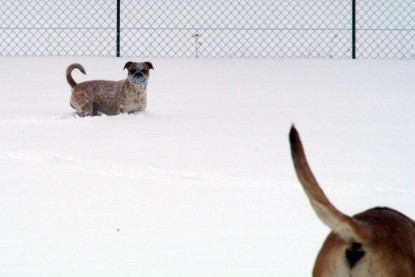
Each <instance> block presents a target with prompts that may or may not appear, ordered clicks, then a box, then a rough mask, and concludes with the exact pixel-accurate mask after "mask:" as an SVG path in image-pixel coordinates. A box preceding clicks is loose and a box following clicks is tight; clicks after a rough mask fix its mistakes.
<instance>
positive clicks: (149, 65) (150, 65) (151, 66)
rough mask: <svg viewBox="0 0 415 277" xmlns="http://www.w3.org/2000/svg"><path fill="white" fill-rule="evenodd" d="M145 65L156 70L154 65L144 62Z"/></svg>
mask: <svg viewBox="0 0 415 277" xmlns="http://www.w3.org/2000/svg"><path fill="white" fill-rule="evenodd" d="M144 64H145V65H147V67H148V69H153V70H154V67H153V64H152V63H151V62H144Z"/></svg>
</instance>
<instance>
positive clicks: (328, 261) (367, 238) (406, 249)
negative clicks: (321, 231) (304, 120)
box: [290, 127, 415, 277]
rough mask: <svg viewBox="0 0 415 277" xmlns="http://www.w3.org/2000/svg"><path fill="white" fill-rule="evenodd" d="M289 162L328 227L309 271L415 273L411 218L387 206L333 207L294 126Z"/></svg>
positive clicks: (400, 276)
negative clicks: (356, 210) (351, 211)
mask: <svg viewBox="0 0 415 277" xmlns="http://www.w3.org/2000/svg"><path fill="white" fill-rule="evenodd" d="M290 143H291V154H292V158H293V162H294V167H295V170H296V173H297V176H298V179H299V180H300V183H301V184H302V186H303V188H304V191H305V193H306V194H307V196H308V198H309V200H310V203H311V206H312V207H313V209H314V211H315V212H316V213H317V215H318V217H319V218H320V219H321V221H323V222H324V223H325V224H326V225H327V226H328V227H329V228H330V229H331V230H332V232H331V233H330V234H329V236H328V237H327V238H326V241H325V242H324V244H323V246H322V248H321V250H320V253H319V255H318V257H317V260H316V262H315V265H314V270H313V276H315V277H316V276H329V277H337V276H353V277H359V276H384V277H409V276H415V222H414V221H412V220H411V219H410V218H408V217H406V216H405V215H403V214H401V213H399V212H397V211H395V210H392V209H389V208H373V209H370V210H367V211H365V212H362V213H360V214H357V215H355V216H353V217H350V216H347V215H345V214H343V213H342V212H340V211H339V210H337V209H336V207H334V206H333V205H332V204H331V203H330V201H329V200H328V198H327V197H326V195H325V194H324V192H323V191H322V190H321V188H320V186H319V184H318V183H317V181H316V179H315V178H314V175H313V173H312V172H311V169H310V167H309V165H308V163H307V160H306V157H305V153H304V149H303V146H302V143H301V140H300V136H299V134H298V132H297V130H296V129H295V128H294V127H292V128H291V131H290Z"/></svg>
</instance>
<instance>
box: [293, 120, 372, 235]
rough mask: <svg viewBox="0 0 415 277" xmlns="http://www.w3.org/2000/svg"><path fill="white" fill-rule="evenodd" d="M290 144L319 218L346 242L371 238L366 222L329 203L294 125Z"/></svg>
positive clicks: (305, 187)
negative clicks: (312, 170) (309, 163)
mask: <svg viewBox="0 0 415 277" xmlns="http://www.w3.org/2000/svg"><path fill="white" fill-rule="evenodd" d="M290 144H291V155H292V158H293V162H294V167H295V171H296V173H297V176H298V179H299V181H300V183H301V185H302V186H303V189H304V191H305V193H306V194H307V197H308V199H309V200H310V202H311V206H312V207H313V209H314V211H315V212H316V213H317V215H318V217H319V218H320V220H321V221H323V222H324V224H326V225H327V226H328V227H329V228H330V229H331V230H332V231H333V232H334V233H336V234H337V235H339V236H340V237H341V238H342V239H343V240H345V241H347V242H359V243H363V242H367V241H369V240H371V238H372V236H373V234H372V230H371V229H370V227H369V226H368V225H367V224H365V223H364V222H361V221H359V220H357V219H355V218H352V217H349V216H347V215H345V214H343V213H342V212H340V211H339V210H337V209H336V207H334V206H333V205H332V204H331V203H330V201H329V199H328V198H327V197H326V195H325V194H324V192H323V191H322V189H321V188H320V186H319V184H318V183H317V180H316V179H315V178H314V175H313V173H312V172H311V169H310V167H309V165H308V163H307V159H306V157H305V153H304V149H303V145H302V143H301V140H300V135H299V134H298V132H297V130H296V129H295V128H294V126H293V127H292V128H291V131H290Z"/></svg>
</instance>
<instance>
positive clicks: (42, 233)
mask: <svg viewBox="0 0 415 277" xmlns="http://www.w3.org/2000/svg"><path fill="white" fill-rule="evenodd" d="M128 60H133V61H145V60H147V59H142V58H79V57H73V58H58V57H53V58H40V57H35V58H29V57H22V58H2V59H1V61H0V74H1V75H0V80H1V81H0V94H1V102H0V178H1V182H0V276H2V277H3V276H6V277H9V276H19V277H20V276H42V277H43V276H61V277H62V276H294V277H296V276H310V275H311V270H312V267H313V263H314V259H315V257H316V255H317V252H318V250H319V248H320V246H321V244H322V242H323V240H324V238H325V236H326V235H327V234H328V232H329V230H328V228H327V227H325V226H324V225H323V223H321V222H320V221H319V220H318V218H317V217H316V215H315V214H314V212H313V211H312V209H311V207H310V205H309V203H308V200H307V199H306V196H305V194H304V193H303V191H302V188H301V186H300V184H299V183H298V181H297V178H296V176H295V173H294V170H293V167H292V162H291V156H290V152H289V144H288V132H289V128H290V126H291V124H292V123H294V124H295V126H296V127H297V129H298V130H299V132H300V134H301V137H302V140H303V143H304V147H305V150H306V153H307V155H308V159H309V162H310V164H311V167H312V168H313V170H314V173H315V175H316V177H317V179H318V180H319V181H320V184H321V186H322V187H323V189H324V190H325V191H326V193H327V195H328V197H329V198H330V199H331V201H332V202H333V203H334V204H335V205H336V206H337V207H338V208H339V209H340V210H342V211H343V212H345V213H347V214H355V213H358V212H360V211H363V210H365V209H367V208H370V207H374V206H378V205H380V206H389V207H392V208H395V209H398V210H399V211H401V212H403V213H405V214H407V215H408V216H410V217H412V218H415V166H414V164H415V77H414V76H415V61H374V60H366V61H361V60H357V61H352V60H278V59H275V60H267V59H264V60H249V59H248V60H247V59H242V60H230V59H222V60H203V59H200V60H199V59H182V60H179V59H151V60H150V61H151V62H152V63H153V65H154V68H155V70H154V71H152V72H151V78H150V81H149V85H148V106H147V110H146V111H145V112H142V113H136V114H122V115H118V116H105V115H103V116H98V117H93V118H80V117H76V116H75V114H74V111H73V110H72V108H71V107H70V106H69V96H70V87H69V85H68V84H67V82H66V79H65V70H66V67H67V66H68V65H69V64H70V63H73V62H80V63H82V64H83V65H84V67H85V69H86V72H87V74H88V75H87V76H84V75H82V74H81V73H80V72H76V71H74V74H73V75H74V79H75V80H76V81H78V82H81V81H85V80H90V79H111V80H120V79H124V78H125V76H126V71H123V70H122V68H123V67H124V64H125V63H126V62H127V61H128Z"/></svg>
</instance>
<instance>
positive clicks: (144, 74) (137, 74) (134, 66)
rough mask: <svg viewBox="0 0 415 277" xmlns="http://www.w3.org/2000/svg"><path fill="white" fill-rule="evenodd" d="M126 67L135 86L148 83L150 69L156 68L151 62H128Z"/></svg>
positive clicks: (129, 78)
mask: <svg viewBox="0 0 415 277" xmlns="http://www.w3.org/2000/svg"><path fill="white" fill-rule="evenodd" d="M124 69H127V70H128V77H127V79H128V80H129V81H130V83H131V84H133V85H135V86H145V85H147V83H148V78H149V77H150V69H153V70H154V67H153V65H152V64H151V62H142V63H135V62H127V63H126V64H125V66H124Z"/></svg>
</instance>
